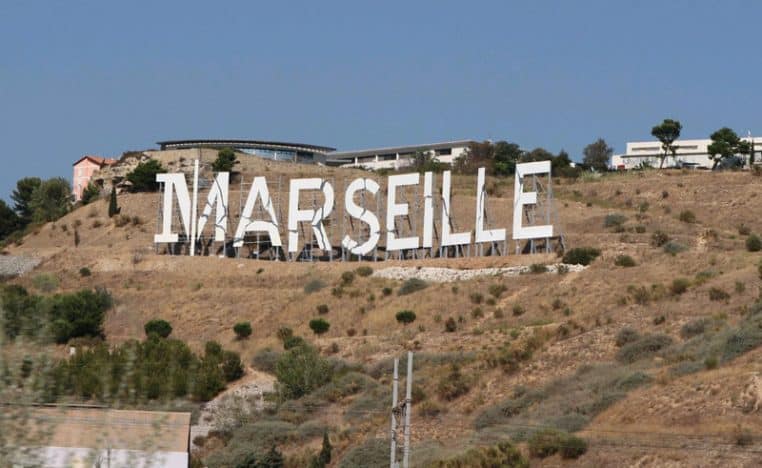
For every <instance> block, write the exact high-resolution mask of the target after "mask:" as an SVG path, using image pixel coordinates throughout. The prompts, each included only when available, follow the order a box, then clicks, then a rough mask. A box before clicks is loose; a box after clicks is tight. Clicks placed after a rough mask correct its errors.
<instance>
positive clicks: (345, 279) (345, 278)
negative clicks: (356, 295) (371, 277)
mask: <svg viewBox="0 0 762 468" xmlns="http://www.w3.org/2000/svg"><path fill="white" fill-rule="evenodd" d="M354 280H355V274H354V272H352V271H345V272H343V273H342V274H341V284H342V285H343V286H348V285H350V284H352V282H353V281H354Z"/></svg>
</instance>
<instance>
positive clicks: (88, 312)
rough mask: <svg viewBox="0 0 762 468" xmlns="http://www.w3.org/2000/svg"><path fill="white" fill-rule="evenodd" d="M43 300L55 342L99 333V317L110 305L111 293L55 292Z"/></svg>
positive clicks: (101, 316) (101, 329)
mask: <svg viewBox="0 0 762 468" xmlns="http://www.w3.org/2000/svg"><path fill="white" fill-rule="evenodd" d="M47 302H48V304H49V307H50V312H49V316H50V320H51V324H52V326H51V328H52V330H53V336H54V338H55V340H56V342H57V343H66V342H67V341H68V340H70V339H71V338H76V337H79V336H100V337H102V336H103V319H104V317H105V315H106V311H107V310H108V309H110V308H111V305H112V299H111V295H110V294H109V293H108V291H106V290H105V289H96V290H94V291H91V290H87V289H85V290H82V291H79V292H76V293H68V294H57V295H55V296H53V297H52V298H50V299H49V300H48V301H47Z"/></svg>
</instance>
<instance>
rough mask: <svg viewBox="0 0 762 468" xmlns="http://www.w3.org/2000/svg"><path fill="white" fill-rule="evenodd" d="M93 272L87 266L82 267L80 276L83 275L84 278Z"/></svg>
mask: <svg viewBox="0 0 762 468" xmlns="http://www.w3.org/2000/svg"><path fill="white" fill-rule="evenodd" d="M92 274H93V273H92V272H91V271H90V269H89V268H87V267H82V268H80V269H79V276H81V277H82V278H84V277H86V276H90V275H92Z"/></svg>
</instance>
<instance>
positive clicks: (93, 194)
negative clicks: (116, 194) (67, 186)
mask: <svg viewBox="0 0 762 468" xmlns="http://www.w3.org/2000/svg"><path fill="white" fill-rule="evenodd" d="M100 195H101V190H100V189H99V188H98V186H97V185H95V184H93V183H92V182H91V183H89V184H87V187H85V189H84V190H83V191H82V198H81V199H80V201H81V202H82V204H83V205H87V204H88V203H90V202H92V201H95V200H97V199H98V197H99V196H100Z"/></svg>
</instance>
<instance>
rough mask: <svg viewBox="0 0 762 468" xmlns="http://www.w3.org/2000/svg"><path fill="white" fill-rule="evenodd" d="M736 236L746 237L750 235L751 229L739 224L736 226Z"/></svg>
mask: <svg viewBox="0 0 762 468" xmlns="http://www.w3.org/2000/svg"><path fill="white" fill-rule="evenodd" d="M738 234H739V235H741V236H748V235H749V234H751V228H750V227H749V226H747V225H745V224H741V225H739V226H738Z"/></svg>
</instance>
